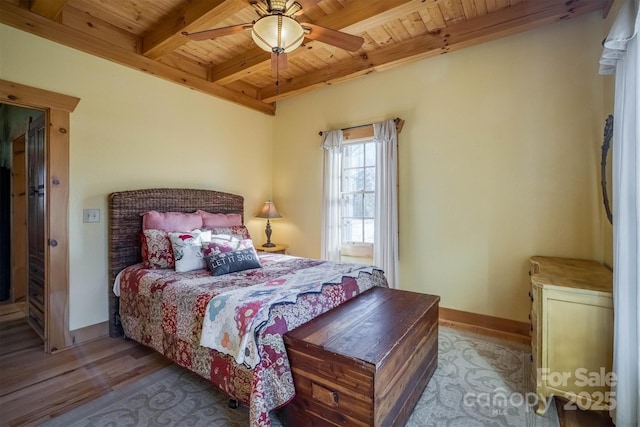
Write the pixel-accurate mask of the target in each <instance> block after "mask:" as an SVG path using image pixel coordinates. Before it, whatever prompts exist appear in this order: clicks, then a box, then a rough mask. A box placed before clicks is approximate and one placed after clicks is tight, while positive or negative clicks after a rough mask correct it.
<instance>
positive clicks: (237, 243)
mask: <svg viewBox="0 0 640 427" xmlns="http://www.w3.org/2000/svg"><path fill="white" fill-rule="evenodd" d="M252 248H253V241H252V240H251V239H240V238H239V237H237V236H232V235H229V234H214V235H213V236H212V237H211V241H210V242H207V243H204V242H203V243H202V253H203V254H204V256H205V257H208V256H210V255H217V254H219V253H222V252H231V251H236V250H238V249H252Z"/></svg>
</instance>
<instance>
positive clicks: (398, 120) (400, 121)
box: [318, 117, 404, 136]
mask: <svg viewBox="0 0 640 427" xmlns="http://www.w3.org/2000/svg"><path fill="white" fill-rule="evenodd" d="M393 121H394V122H396V127H398V125H399V124H400V123H404V120H402V119H401V118H400V117H396V118H395V119H393ZM372 125H373V123H369V124H366V125H358V126H351V127H348V128H342V129H340V130H341V131H343V132H344V131H345V130H351V129H358V128H365V127H367V126H372ZM401 129H402V125H400V130H401ZM324 132H328V131H322V130H321V131H320V132H318V135H320V136H322V135H323V134H324Z"/></svg>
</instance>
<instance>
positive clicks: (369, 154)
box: [364, 142, 376, 166]
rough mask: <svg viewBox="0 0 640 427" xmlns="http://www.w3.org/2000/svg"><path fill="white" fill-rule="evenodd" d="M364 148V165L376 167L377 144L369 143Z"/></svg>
mask: <svg viewBox="0 0 640 427" xmlns="http://www.w3.org/2000/svg"><path fill="white" fill-rule="evenodd" d="M364 145H365V148H364V150H365V151H364V165H365V166H375V165H376V143H375V142H367V143H366V144H364Z"/></svg>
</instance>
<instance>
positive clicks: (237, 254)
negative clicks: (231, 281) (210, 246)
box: [205, 248, 262, 276]
mask: <svg viewBox="0 0 640 427" xmlns="http://www.w3.org/2000/svg"><path fill="white" fill-rule="evenodd" d="M205 261H206V263H207V265H208V266H209V269H210V270H211V275H212V276H221V275H223V274H229V273H235V272H238V271H244V270H250V269H253V268H261V267H262V265H260V261H259V260H258V256H257V255H256V251H255V249H253V248H250V249H239V250H237V251H231V252H221V253H219V254H217V255H210V256H208V257H205Z"/></svg>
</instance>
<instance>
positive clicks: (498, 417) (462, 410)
mask: <svg viewBox="0 0 640 427" xmlns="http://www.w3.org/2000/svg"><path fill="white" fill-rule="evenodd" d="M438 338H439V340H438V368H437V369H436V371H435V373H434V374H433V377H432V379H431V381H430V382H429V385H428V386H427V388H426V389H425V391H424V393H423V394H422V396H421V398H420V400H419V402H418V403H417V405H416V407H415V409H414V411H413V413H412V415H411V417H410V419H409V421H408V422H407V427H426V426H438V427H440V426H442V427H444V426H447V427H448V426H455V427H466V426H470V427H475V426H477V427H486V426H495V427H502V426H505V427H506V426H513V427H558V426H559V422H558V416H557V412H556V409H555V406H554V405H553V400H551V405H550V406H549V409H548V411H547V413H546V414H545V416H542V417H541V416H537V415H536V414H535V412H534V408H533V407H532V405H533V404H534V403H535V402H534V401H533V399H534V397H533V394H532V391H533V385H532V384H531V382H530V378H531V362H530V349H529V347H528V346H526V345H520V344H514V343H510V342H506V341H502V340H499V339H493V338H488V337H485V336H481V335H476V334H472V333H468V332H463V331H458V330H455V329H451V328H446V327H440V330H439V337H438ZM227 403H228V398H227V397H226V396H225V395H224V394H223V393H222V392H220V391H218V390H217V389H215V388H214V387H213V386H211V385H210V384H209V383H208V382H207V381H205V380H204V379H202V378H200V377H199V376H197V375H195V374H192V373H190V372H188V371H186V370H185V369H182V368H180V367H178V366H176V365H171V366H169V367H167V368H164V369H161V370H159V371H157V372H155V373H153V374H151V375H148V376H146V377H145V378H142V379H140V380H139V381H136V382H134V383H133V384H130V385H128V386H125V387H123V388H122V389H118V390H115V391H112V392H110V393H108V394H106V395H104V396H102V397H100V398H98V399H96V400H94V401H92V402H89V403H87V404H85V405H83V406H80V407H79V408H76V409H73V410H71V411H70V412H67V413H65V414H63V415H61V416H59V417H57V418H54V419H52V420H50V421H48V422H46V423H45V424H42V425H43V426H46V427H72V426H73V427H79V426H96V427H98V426H104V427H107V426H111V427H115V426H118V427H120V426H123V427H124V426H167V427H170V426H176V427H177V426H194V427H195V426H208V427H211V426H214V427H223V426H224V427H226V426H233V427H236V426H237V427H245V426H248V424H249V411H248V408H246V407H244V406H240V407H239V408H237V409H231V408H229V407H228V405H227ZM282 421H283V419H282V415H281V413H280V412H278V411H275V412H273V413H272V414H271V422H272V424H273V426H282Z"/></svg>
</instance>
